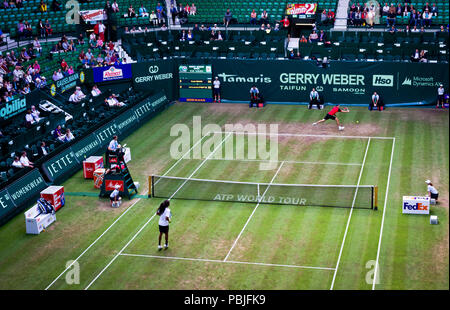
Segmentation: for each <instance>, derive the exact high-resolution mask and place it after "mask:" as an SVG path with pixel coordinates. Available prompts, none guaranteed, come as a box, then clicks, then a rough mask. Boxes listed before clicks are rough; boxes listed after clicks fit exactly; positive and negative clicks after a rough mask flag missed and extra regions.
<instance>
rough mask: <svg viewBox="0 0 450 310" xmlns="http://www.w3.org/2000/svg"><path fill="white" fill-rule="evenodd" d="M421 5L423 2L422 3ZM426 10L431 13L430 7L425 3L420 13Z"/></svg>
mask: <svg viewBox="0 0 450 310" xmlns="http://www.w3.org/2000/svg"><path fill="white" fill-rule="evenodd" d="M422 3H423V2H422ZM426 10H429V11H431V6H430V4H429V3H428V2H427V3H425V6H424V7H423V9H422V11H424V12H425V11H426Z"/></svg>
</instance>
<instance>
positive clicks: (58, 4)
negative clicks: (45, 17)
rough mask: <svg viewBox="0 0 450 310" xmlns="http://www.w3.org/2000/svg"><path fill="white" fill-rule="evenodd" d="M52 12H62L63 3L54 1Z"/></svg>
mask: <svg viewBox="0 0 450 310" xmlns="http://www.w3.org/2000/svg"><path fill="white" fill-rule="evenodd" d="M51 9H52V11H61V2H59V1H58V0H53V1H52V5H51Z"/></svg>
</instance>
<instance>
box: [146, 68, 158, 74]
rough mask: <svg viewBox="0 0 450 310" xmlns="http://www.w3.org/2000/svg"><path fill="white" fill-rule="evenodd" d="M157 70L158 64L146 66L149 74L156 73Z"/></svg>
mask: <svg viewBox="0 0 450 310" xmlns="http://www.w3.org/2000/svg"><path fill="white" fill-rule="evenodd" d="M158 71H159V67H158V66H150V67H148V72H149V73H151V74H155V73H158Z"/></svg>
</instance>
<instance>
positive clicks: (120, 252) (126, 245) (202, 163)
mask: <svg viewBox="0 0 450 310" xmlns="http://www.w3.org/2000/svg"><path fill="white" fill-rule="evenodd" d="M230 136H231V133H229V134H228V135H227V136H226V137H225V139H223V140H222V141H221V142H220V144H219V145H218V146H217V147H216V148H215V149H214V150H213V151H212V152H211V153H210V154H209V155H208V156H207V157H206V158H205V159H204V160H203V161H202V162H201V163H200V165H199V166H198V167H197V168H196V169H195V170H194V172H192V173H191V175H190V176H189V177H188V178H187V179H186V181H185V182H184V183H183V184H181V186H180V187H179V188H178V189H177V190H176V191H175V193H173V194H172V196H170V198H169V200H170V199H172V198H173V197H174V196H175V194H176V193H178V191H179V190H180V189H181V188H182V187H183V186H184V184H186V182H187V181H188V180H189V179H190V178H191V177H192V176H193V175H194V174H195V173H196V172H197V171H198V170H199V169H200V168H201V167H202V166H203V165H204V164H205V163H206V161H207V160H208V159H209V158H210V157H211V156H212V155H213V154H214V153H215V152H216V151H217V149H219V148H220V147H222V144H223V143H224V142H225V141H226V140H227V139H228V138H229V137H230ZM199 141H201V139H200V140H199ZM155 216H156V213H155V214H153V215H152V216H151V217H150V218H149V219H148V221H147V222H145V224H144V225H143V226H142V227H141V228H140V229H139V230H138V232H137V233H136V234H135V235H134V236H133V237H132V238H131V239H130V240H129V241H128V242H127V244H125V246H124V247H123V248H122V249H121V250H120V251H119V253H117V254H116V256H114V258H113V259H112V260H111V261H110V262H109V263H108V264H107V265H106V266H105V268H103V269H102V271H100V273H99V274H98V275H97V276H96V277H95V278H94V279H93V280H92V281H91V282H90V283H89V285H88V286H86V288H85V290H88V289H89V288H90V287H91V285H92V284H94V282H95V281H96V280H97V279H98V278H99V277H100V276H101V275H102V274H103V272H105V270H106V269H108V267H109V266H111V264H112V263H113V262H114V261H115V260H116V259H117V257H119V256H120V255H121V254H122V253H123V251H124V250H125V249H126V248H127V247H128V245H130V243H131V242H133V240H134V239H136V237H137V236H138V235H139V234H140V233H141V231H142V230H143V229H144V228H145V227H146V226H147V225H148V223H150V221H151V220H152V219H153V218H154V217H155Z"/></svg>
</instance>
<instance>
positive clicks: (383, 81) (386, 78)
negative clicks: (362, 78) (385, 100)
mask: <svg viewBox="0 0 450 310" xmlns="http://www.w3.org/2000/svg"><path fill="white" fill-rule="evenodd" d="M372 85H373V86H378V87H380V86H381V87H393V86H394V76H393V75H389V74H385V75H380V74H374V75H373V77H372Z"/></svg>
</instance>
